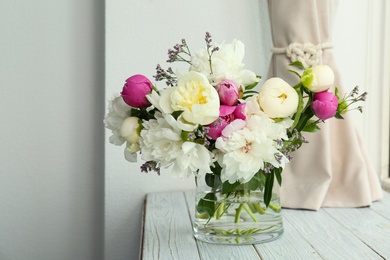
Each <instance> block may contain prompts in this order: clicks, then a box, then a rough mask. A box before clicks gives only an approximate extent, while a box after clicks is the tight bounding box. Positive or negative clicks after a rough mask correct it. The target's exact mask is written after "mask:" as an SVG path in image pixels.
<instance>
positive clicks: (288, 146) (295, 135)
mask: <svg viewBox="0 0 390 260" xmlns="http://www.w3.org/2000/svg"><path fill="white" fill-rule="evenodd" d="M304 143H309V142H308V141H307V140H306V138H305V137H304V136H303V135H302V133H301V132H299V131H298V130H297V129H295V128H294V130H293V132H292V134H291V136H290V138H289V139H288V140H287V141H283V147H282V149H281V150H280V151H281V152H282V153H283V154H284V156H286V158H287V159H288V160H289V161H291V160H292V159H293V156H292V155H291V154H292V153H293V152H294V151H296V150H298V149H299V148H300V147H301V146H302V144H304Z"/></svg>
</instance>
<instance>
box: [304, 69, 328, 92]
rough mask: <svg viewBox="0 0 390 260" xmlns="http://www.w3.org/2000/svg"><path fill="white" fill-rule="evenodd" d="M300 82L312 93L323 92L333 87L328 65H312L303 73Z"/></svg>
mask: <svg viewBox="0 0 390 260" xmlns="http://www.w3.org/2000/svg"><path fill="white" fill-rule="evenodd" d="M301 82H302V84H303V86H305V87H306V88H307V89H309V90H310V91H312V92H314V93H318V92H323V91H326V90H328V89H329V88H331V87H332V86H333V84H334V73H333V70H332V69H331V67H329V66H328V65H314V66H313V67H311V68H307V69H306V70H305V71H304V73H303V75H302V77H301Z"/></svg>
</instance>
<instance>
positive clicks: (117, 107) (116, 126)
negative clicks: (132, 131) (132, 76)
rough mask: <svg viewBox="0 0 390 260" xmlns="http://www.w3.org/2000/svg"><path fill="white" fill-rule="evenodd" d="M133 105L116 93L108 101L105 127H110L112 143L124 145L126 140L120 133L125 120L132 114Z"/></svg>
mask: <svg viewBox="0 0 390 260" xmlns="http://www.w3.org/2000/svg"><path fill="white" fill-rule="evenodd" d="M130 110H131V107H129V106H128V105H127V104H126V103H125V102H124V101H123V99H122V97H121V96H119V95H116V96H114V98H113V99H112V100H110V101H109V103H108V113H107V115H106V116H105V117H104V121H103V122H104V124H105V127H106V128H108V129H110V130H111V132H112V135H111V136H110V139H109V141H110V143H112V144H114V145H122V144H123V143H124V142H125V141H126V140H125V138H123V137H122V136H121V134H120V129H121V126H122V123H123V121H124V120H125V119H126V118H127V117H129V116H130V114H131V113H130Z"/></svg>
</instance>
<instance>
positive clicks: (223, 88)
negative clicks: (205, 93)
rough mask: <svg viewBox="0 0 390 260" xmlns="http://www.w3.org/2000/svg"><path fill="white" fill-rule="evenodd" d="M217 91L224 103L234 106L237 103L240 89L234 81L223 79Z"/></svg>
mask: <svg viewBox="0 0 390 260" xmlns="http://www.w3.org/2000/svg"><path fill="white" fill-rule="evenodd" d="M217 91H218V95H219V99H220V100H221V104H222V105H227V106H234V105H235V104H237V101H238V96H239V91H238V86H237V85H236V83H234V82H233V81H231V80H224V81H222V82H221V83H219V84H218V86H217Z"/></svg>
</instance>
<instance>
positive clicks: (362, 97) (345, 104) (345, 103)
mask: <svg viewBox="0 0 390 260" xmlns="http://www.w3.org/2000/svg"><path fill="white" fill-rule="evenodd" d="M367 95H368V93H367V92H363V93H362V94H359V86H356V87H355V88H354V89H353V90H352V91H351V92H350V93H349V94H348V95H346V96H345V97H344V98H343V99H340V100H339V105H338V108H337V113H338V116H339V117H341V115H342V114H345V113H347V112H348V111H351V110H355V109H356V110H359V111H360V112H361V113H362V112H363V107H362V106H357V107H355V108H350V107H351V105H353V104H355V103H357V102H360V101H366V99H367ZM341 118H342V117H341Z"/></svg>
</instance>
